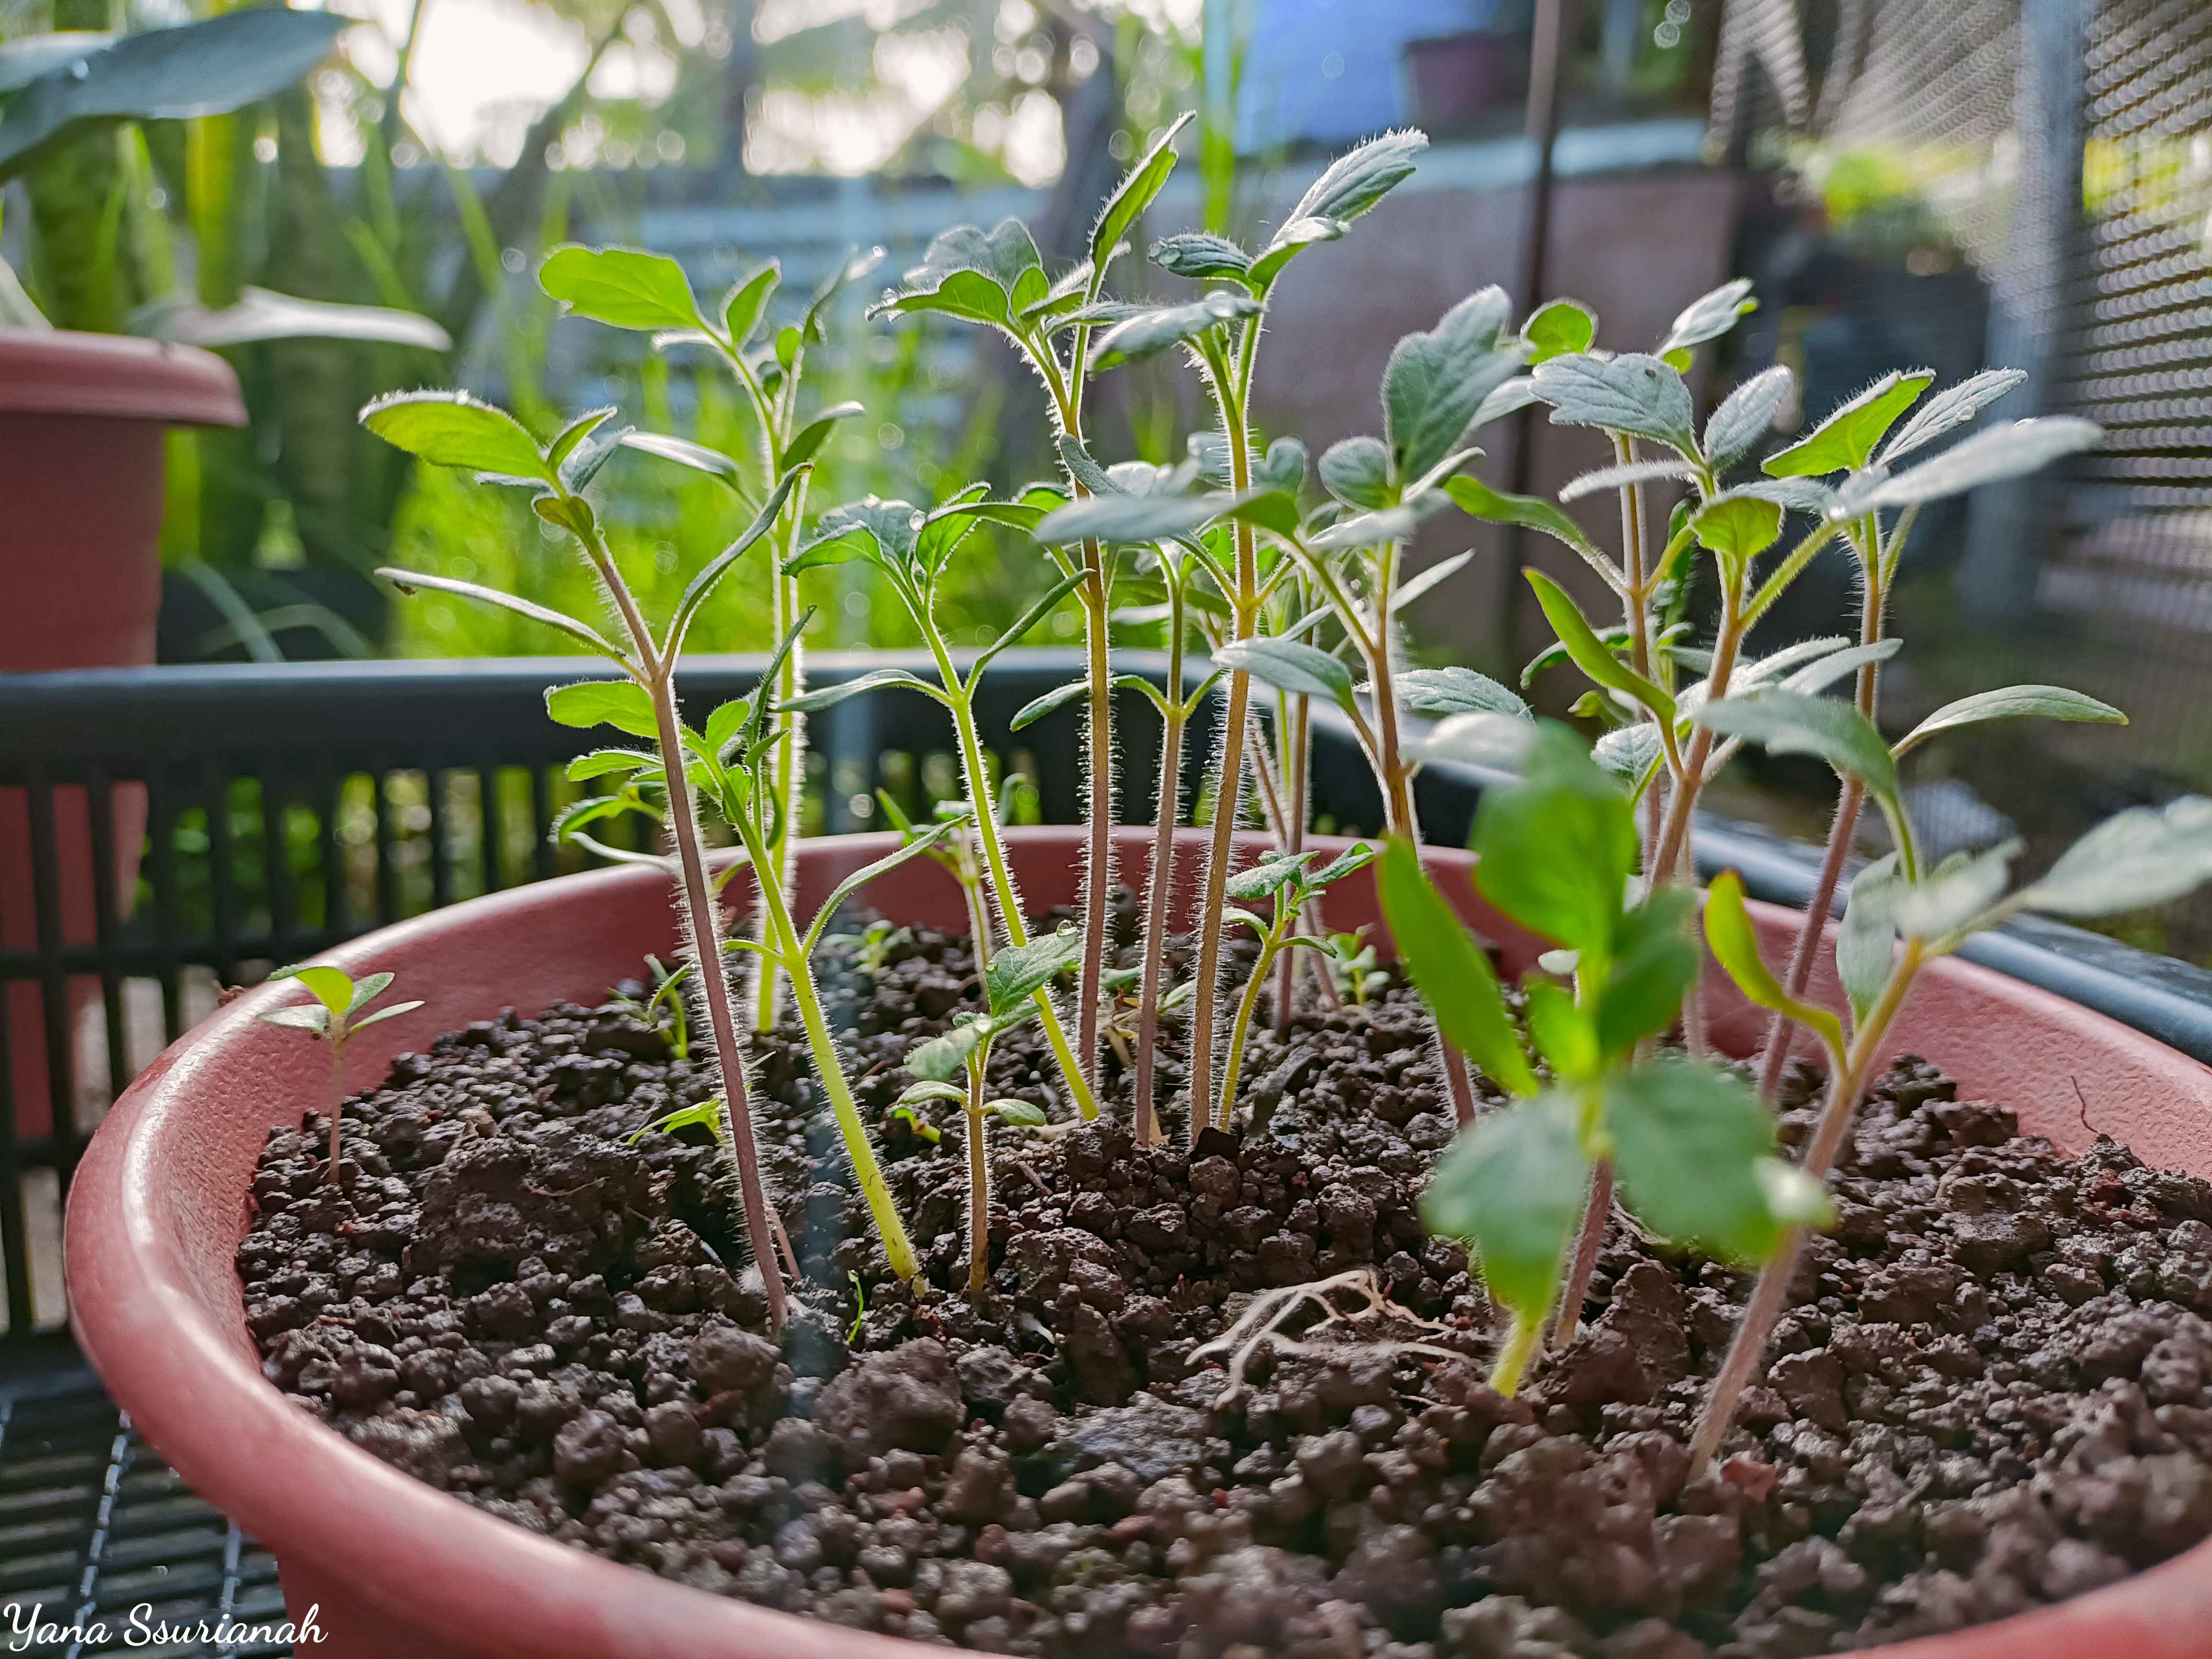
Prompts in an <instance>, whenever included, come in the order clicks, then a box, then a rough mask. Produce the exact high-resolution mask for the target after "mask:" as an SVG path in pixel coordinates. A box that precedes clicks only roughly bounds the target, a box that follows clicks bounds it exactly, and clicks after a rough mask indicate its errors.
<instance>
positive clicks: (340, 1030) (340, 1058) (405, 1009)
mask: <svg viewBox="0 0 2212 1659" xmlns="http://www.w3.org/2000/svg"><path fill="white" fill-rule="evenodd" d="M269 977H270V979H271V980H280V979H292V980H297V981H299V982H300V983H301V984H302V985H304V986H306V987H307V989H308V990H310V991H312V992H313V994H314V997H315V1000H313V1002H303V1003H295V1004H294V1005H293V1006H290V1007H286V1008H276V1009H271V1010H270V1012H268V1013H265V1014H264V1015H262V1016H261V1018H262V1019H263V1021H264V1023H266V1024H270V1025H282V1026H284V1027H287V1028H288V1029H289V1030H295V1031H306V1032H307V1033H308V1034H309V1035H310V1036H317V1037H319V1038H321V1039H322V1040H323V1041H324V1042H327V1043H328V1044H330V1048H331V1156H330V1163H329V1164H327V1165H326V1166H325V1169H324V1170H323V1179H324V1180H325V1181H327V1182H331V1183H333V1184H336V1182H337V1178H338V1126H339V1123H340V1121H341V1119H342V1118H343V1101H342V1100H341V1099H340V1098H339V1097H338V1096H337V1089H338V1079H339V1070H340V1067H341V1066H343V1063H344V1060H345V1046H346V1044H347V1043H348V1042H349V1041H351V1040H352V1038H353V1036H354V1034H355V1033H356V1031H362V1030H367V1029H368V1027H370V1026H372V1025H374V1024H377V1023H378V1022H379V1021H380V1020H386V1019H391V1018H395V1017H396V1016H398V1015H400V1014H406V1013H412V1012H414V1011H415V1010H416V1009H417V1008H420V1007H421V1006H422V1002H421V1000H419V999H418V1000H416V1001H413V1002H395V1003H392V1004H390V1005H389V1006H386V1007H382V1008H380V1009H378V1010H377V1011H376V1012H374V1013H373V1014H365V1013H363V1012H362V1010H363V1009H364V1008H366V1007H368V1005H369V1004H370V1003H372V1002H374V1001H375V1000H377V998H379V997H380V996H382V995H383V994H385V992H386V990H388V989H389V988H391V985H392V975H390V974H370V975H367V976H365V977H363V978H362V979H359V980H356V979H355V978H353V977H352V976H351V975H349V974H347V973H346V972H344V971H343V969H337V968H327V967H318V966H312V965H310V966H304V967H303V966H299V965H294V966H291V967H288V968H279V969H277V970H276V972H275V973H273V974H271V975H269Z"/></svg>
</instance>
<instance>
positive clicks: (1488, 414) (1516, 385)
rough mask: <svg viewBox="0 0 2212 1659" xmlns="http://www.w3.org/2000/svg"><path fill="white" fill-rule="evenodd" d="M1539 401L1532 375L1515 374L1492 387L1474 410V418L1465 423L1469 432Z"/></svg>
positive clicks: (1514, 413)
mask: <svg viewBox="0 0 2212 1659" xmlns="http://www.w3.org/2000/svg"><path fill="white" fill-rule="evenodd" d="M1540 401H1541V399H1540V398H1538V397H1537V396H1536V381H1535V378H1534V376H1533V375H1528V374H1516V375H1515V376H1514V377H1513V378H1512V379H1511V380H1508V381H1506V382H1505V383H1504V385H1503V386H1496V387H1493V388H1492V391H1491V393H1490V395H1489V396H1488V397H1487V398H1484V399H1483V400H1482V403H1481V404H1480V407H1478V408H1477V409H1476V410H1475V411H1474V419H1473V420H1471V421H1469V422H1468V423H1467V428H1468V431H1469V432H1474V431H1477V430H1479V429H1480V428H1483V427H1486V426H1488V425H1489V424H1490V423H1491V422H1492V421H1502V420H1504V418H1505V417H1506V416H1508V415H1517V414H1519V413H1520V412H1521V411H1522V410H1524V409H1526V408H1528V405H1529V404H1533V403H1537V402H1540Z"/></svg>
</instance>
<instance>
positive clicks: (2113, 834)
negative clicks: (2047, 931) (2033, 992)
mask: <svg viewBox="0 0 2212 1659" xmlns="http://www.w3.org/2000/svg"><path fill="white" fill-rule="evenodd" d="M2206 881H2212V800H2208V799H2205V798H2204V797H2203V796H2202V795H2184V796H2183V797H2181V799H2179V800H2174V801H2169V802H2168V803H2167V804H2166V805H2164V806H2136V807H2131V808H2130V809H2129V810H2128V811H2124V812H2122V813H2120V814H2119V815H2118V816H2117V817H2109V818H2106V820H2105V821H2104V822H2103V823H2100V824H2099V825H2098V826H2097V827H2096V828H2095V829H2092V830H2091V831H2090V832H2089V833H2088V834H2087V835H2086V836H2082V837H2081V840H2079V841H2077V842H2075V843H2074V845H2073V846H2071V847H2069V848H2067V849H2066V851H2065V852H2064V853H2063V854H2061V855H2060V857H2059V860H2058V862H2057V863H2056V864H2054V865H2052V866H2051V872H2050V873H2049V874H2048V875H2046V876H2045V877H2044V878H2043V879H2042V880H2041V881H2039V882H2037V883H2036V884H2034V885H2033V887H2030V888H2029V889H2028V890H2027V892H2026V893H2025V894H2024V895H2022V898H2023V901H2024V902H2026V903H2027V906H2028V908H2031V909H2035V910H2050V911H2054V912H2056V913H2057V915H2062V916H2108V915H2113V914H2114V913H2115V912H2118V911H2121V910H2135V909H2140V908H2142V907H2144V906H2146V905H2152V904H2164V903H2165V902H2167V901H2168V900H2169V899H2177V898H2179V897H2180V896H2182V895H2183V894H2184V893H2186V892H2189V891H2191V890H2193V889H2194V888H2196V887H2197V886H2199V885H2200V884H2203V883H2204V882H2206Z"/></svg>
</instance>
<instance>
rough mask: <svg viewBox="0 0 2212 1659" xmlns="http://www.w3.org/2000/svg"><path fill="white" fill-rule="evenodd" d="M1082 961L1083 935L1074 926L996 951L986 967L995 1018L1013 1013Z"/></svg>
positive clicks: (986, 996)
mask: <svg viewBox="0 0 2212 1659" xmlns="http://www.w3.org/2000/svg"><path fill="white" fill-rule="evenodd" d="M1082 960H1083V935H1082V934H1081V933H1078V932H1077V931H1076V930H1075V929H1074V928H1073V927H1069V928H1066V929H1063V930H1062V931H1060V932H1059V933H1047V934H1045V935H1043V936H1042V937H1041V938H1038V939H1031V940H1030V942H1029V943H1028V944H1027V945H1006V947H1004V948H1003V949H1001V950H999V951H994V953H993V954H992V957H991V961H990V963H989V965H988V966H987V967H986V968H985V969H984V970H983V994H984V1000H986V1001H987V1003H988V1004H989V1006H990V1010H991V1014H992V1017H993V1018H1000V1019H1002V1018H1006V1016H1007V1015H1009V1014H1011V1013H1012V1012H1014V1011H1015V1010H1017V1009H1018V1008H1019V1007H1020V1006H1022V1004H1024V1002H1027V1001H1028V1000H1030V998H1031V997H1033V996H1035V995H1036V994H1037V993H1038V992H1039V991H1042V989H1044V987H1046V986H1048V985H1049V984H1051V983H1052V981H1054V979H1056V978H1058V977H1059V976H1060V975H1062V974H1065V973H1068V972H1071V971H1073V969H1074V968H1075V967H1076V966H1077V965H1078V964H1079V963H1081V961H1082Z"/></svg>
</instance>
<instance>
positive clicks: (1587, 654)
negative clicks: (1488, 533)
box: [1522, 570, 1674, 725]
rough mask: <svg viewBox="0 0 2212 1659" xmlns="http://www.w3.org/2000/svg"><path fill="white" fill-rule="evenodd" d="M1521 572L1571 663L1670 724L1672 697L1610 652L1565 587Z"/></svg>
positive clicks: (1540, 574) (1535, 573)
mask: <svg viewBox="0 0 2212 1659" xmlns="http://www.w3.org/2000/svg"><path fill="white" fill-rule="evenodd" d="M1522 574H1524V575H1526V576H1527V577H1528V586H1531V587H1533V588H1534V589H1535V590H1536V603H1537V604H1538V605H1541V606H1542V607H1543V609H1544V616H1545V617H1546V619H1547V621H1549V622H1550V623H1551V624H1552V631H1553V633H1554V634H1556V635H1559V643H1560V644H1561V645H1562V646H1563V647H1565V649H1566V653H1567V656H1568V658H1569V659H1570V660H1571V661H1572V662H1573V664H1574V665H1575V666H1576V667H1577V668H1579V669H1581V670H1582V671H1583V673H1584V674H1586V675H1588V676H1589V678H1591V679H1593V680H1595V681H1596V682H1597V684H1600V685H1601V686H1603V687H1605V688H1606V689H1607V690H1613V691H1619V692H1620V693H1622V694H1623V695H1625V696H1629V697H1631V698H1633V699H1634V700H1635V701H1636V702H1639V703H1641V704H1643V705H1644V708H1648V709H1650V711H1651V712H1652V713H1653V714H1656V715H1657V716H1658V717H1659V718H1660V719H1661V720H1663V721H1666V722H1668V724H1670V725H1671V724H1672V723H1673V721H1674V698H1672V697H1670V696H1668V695H1667V693H1666V692H1664V691H1662V690H1660V689H1659V687H1657V686H1656V685H1654V684H1652V683H1651V682H1650V681H1649V680H1647V679H1645V678H1644V677H1643V676H1642V675H1640V674H1638V673H1637V672H1635V671H1633V670H1632V669H1630V668H1629V667H1628V666H1627V665H1626V664H1624V663H1623V662H1622V661H1621V660H1620V658H1618V657H1616V656H1614V655H1613V653H1612V651H1611V650H1610V649H1608V648H1607V646H1606V644H1605V642H1604V641H1601V640H1600V639H1599V638H1598V636H1597V633H1596V630H1595V629H1593V628H1591V626H1590V625H1589V621H1588V620H1587V619H1586V618H1585V617H1583V613H1582V610H1581V608H1580V607H1579V606H1577V605H1576V604H1575V602H1574V599H1572V597H1571V596H1570V595H1569V593H1568V592H1567V590H1566V589H1565V588H1564V587H1562V586H1559V583H1557V582H1555V581H1553V580H1552V579H1551V578H1550V577H1549V576H1547V575H1546V574H1544V573H1543V572H1542V571H1541V570H1528V571H1524V572H1523V573H1522Z"/></svg>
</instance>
